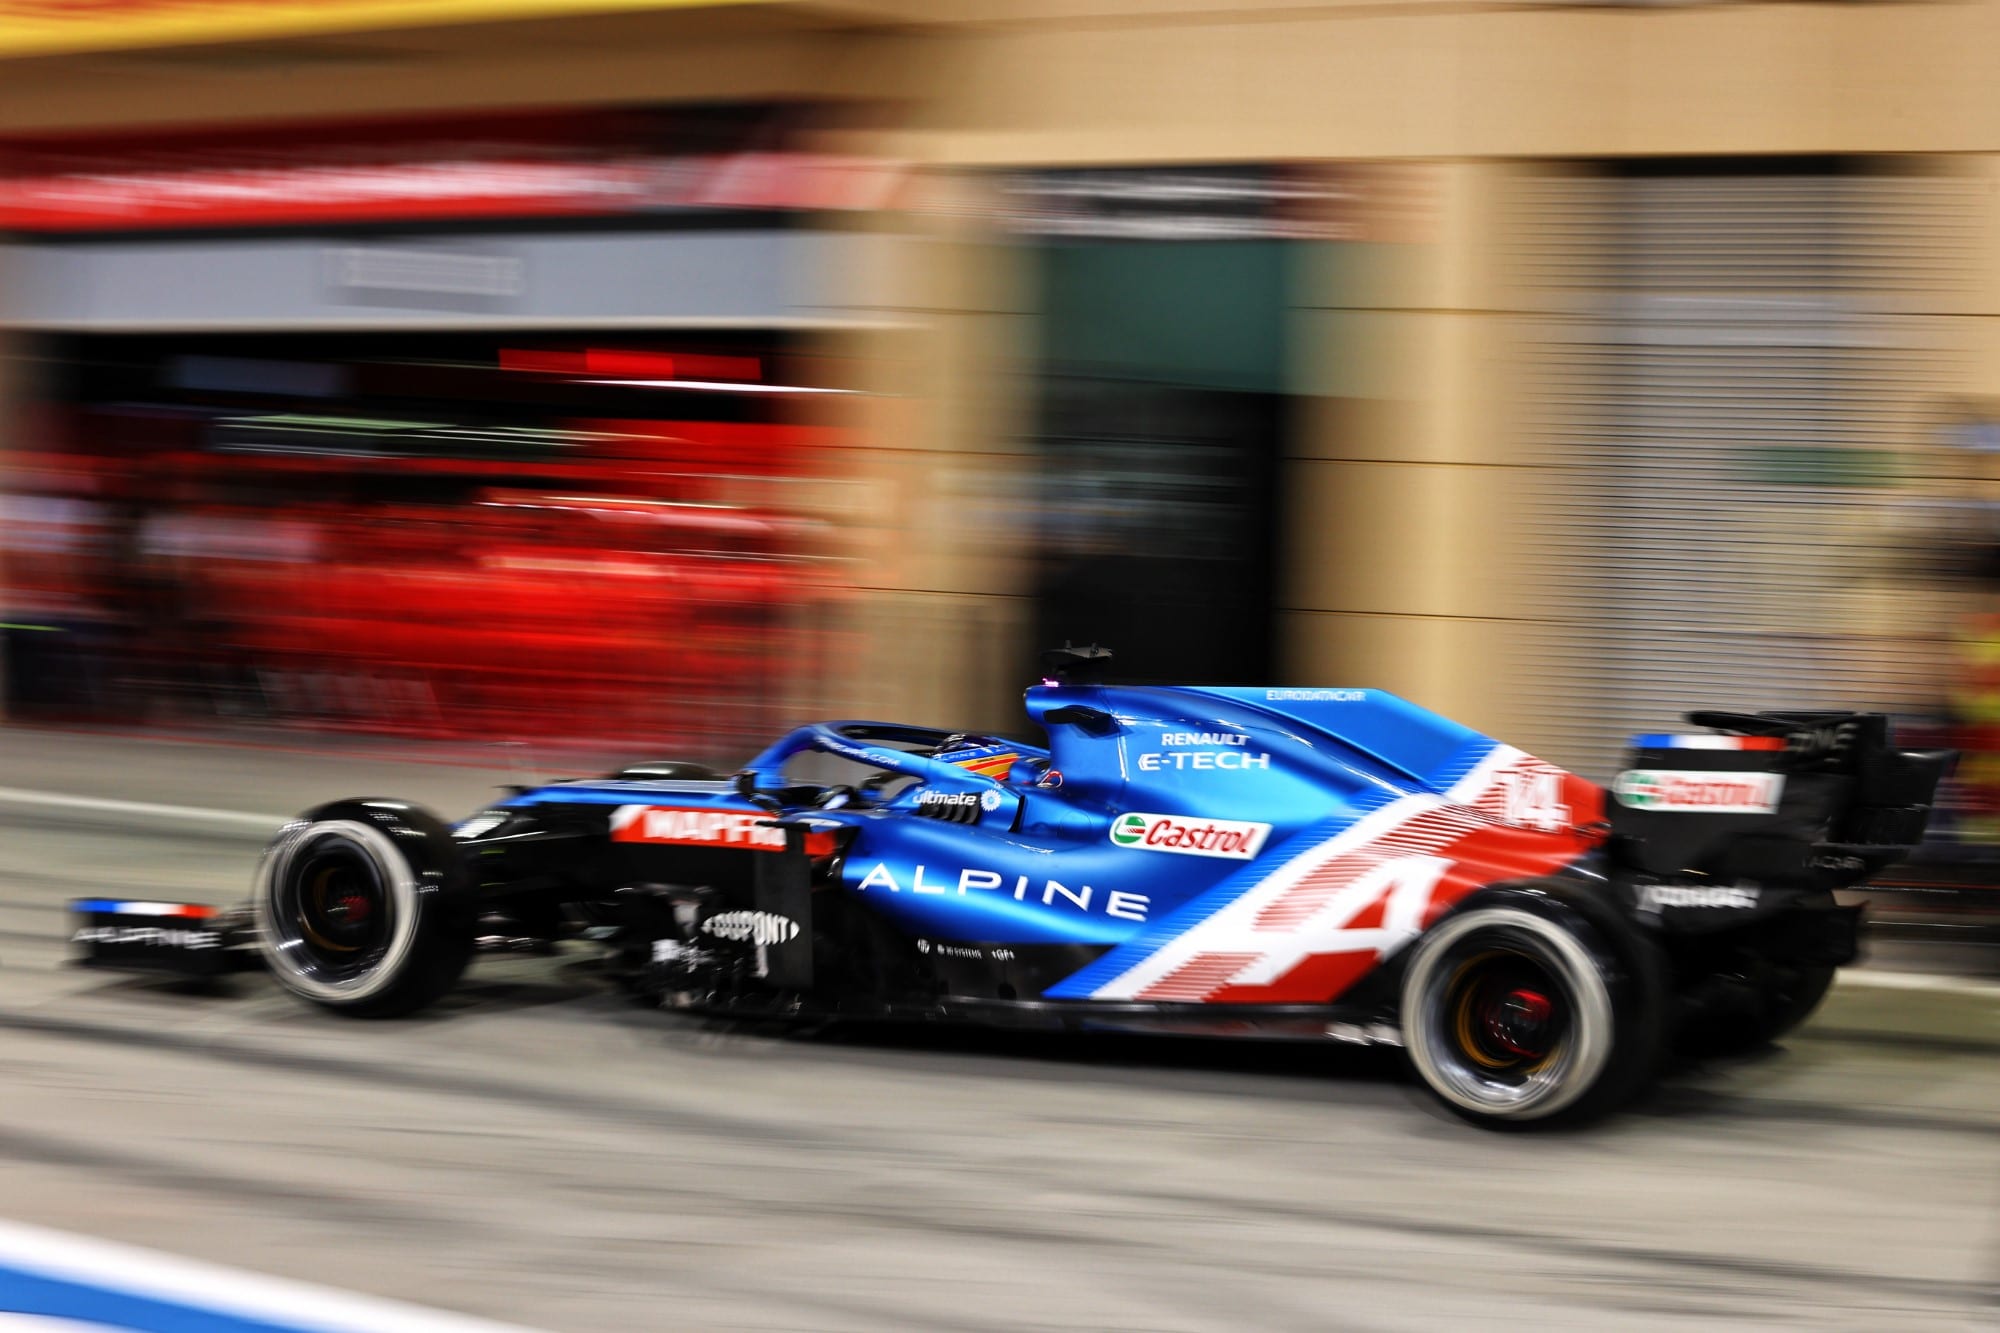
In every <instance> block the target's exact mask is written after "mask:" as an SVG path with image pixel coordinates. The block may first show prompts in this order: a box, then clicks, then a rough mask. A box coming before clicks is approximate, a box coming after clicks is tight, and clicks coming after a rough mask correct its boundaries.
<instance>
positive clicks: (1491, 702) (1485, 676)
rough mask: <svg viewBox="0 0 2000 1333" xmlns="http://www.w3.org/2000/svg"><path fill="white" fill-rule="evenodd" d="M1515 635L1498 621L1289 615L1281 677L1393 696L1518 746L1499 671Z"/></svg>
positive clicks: (1284, 623)
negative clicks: (1510, 730) (1510, 638)
mask: <svg viewBox="0 0 2000 1333" xmlns="http://www.w3.org/2000/svg"><path fill="white" fill-rule="evenodd" d="M1513 632H1514V627H1513V626H1511V625H1508V624H1506V623H1505V622H1497V621H1481V620H1462V619H1454V618H1449V617H1431V616H1396V615H1353V614H1336V613H1328V612H1301V611H1293V612H1287V613H1285V614H1284V616H1283V617H1281V619H1280V624H1279V633H1280V637H1281V642H1282V644H1283V648H1282V652H1281V656H1280V662H1281V668H1280V674H1281V675H1282V678H1283V679H1284V681H1285V682H1286V683H1287V684H1296V685H1325V686H1336V687H1338V686H1358V687H1361V688H1365V689H1380V690H1388V691H1389V692H1390V693H1391V694H1398V695H1401V696H1402V697H1403V698H1405V699H1408V700H1409V701H1410V702H1412V703H1415V704H1419V705H1421V706H1423V707H1425V708H1428V709H1431V710H1432V711H1434V712H1438V713H1442V714H1444V715H1445V716H1446V717H1449V718H1453V719H1454V720H1456V721H1459V722H1463V723H1465V724H1466V725H1467V726H1470V727H1474V728H1477V729H1478V730H1481V731H1486V732H1490V733H1492V734H1496V735H1500V736H1503V737H1505V738H1506V739H1508V740H1509V741H1515V743H1518V740H1517V738H1516V737H1514V736H1511V735H1509V734H1508V731H1507V727H1506V723H1507V720H1508V719H1507V716H1506V711H1505V696H1506V693H1507V691H1506V682H1505V680H1504V679H1503V678H1502V676H1503V672H1502V669H1501V667H1500V666H1499V664H1500V662H1501V661H1502V660H1503V653H1502V649H1503V648H1504V646H1505V643H1506V641H1507V638H1508V636H1509V635H1510V634H1512V633H1513ZM1479 664H1490V665H1479Z"/></svg>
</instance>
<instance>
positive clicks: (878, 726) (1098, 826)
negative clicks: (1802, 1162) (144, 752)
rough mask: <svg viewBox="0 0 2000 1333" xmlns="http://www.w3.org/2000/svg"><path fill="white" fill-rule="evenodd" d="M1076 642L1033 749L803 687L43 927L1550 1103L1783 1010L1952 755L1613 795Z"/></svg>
mask: <svg viewBox="0 0 2000 1333" xmlns="http://www.w3.org/2000/svg"><path fill="white" fill-rule="evenodd" d="M1105 656H1108V654H1104V653H1102V651H1101V650H1067V651H1065V652H1062V653H1058V654H1054V655H1052V657H1053V666H1052V674H1051V678H1050V679H1047V680H1045V681H1044V682H1043V683H1042V684H1041V685H1039V686H1036V687H1035V688H1032V689H1030V690H1029V691H1028V692H1027V711H1028V715H1029V717H1030V718H1031V719H1033V721H1034V722H1035V723H1037V724H1038V725H1039V727H1040V728H1041V729H1042V731H1043V732H1044V733H1046V737H1047V742H1048V743H1047V745H1046V746H1037V745H1029V744H1024V743H1020V742H1017V741H1013V740H1006V739H1001V738H997V737H989V736H972V735H965V734H961V733H953V732H946V731H941V730H935V729H931V728H927V727H919V726H906V725H901V724H896V723H884V722H822V723H816V724H814V725H811V726H804V727H800V728H799V729H797V730H796V731H793V732H791V733H790V734H788V735H786V736H784V737H782V738H780V739H779V740H778V741H777V742H776V743H775V744H774V745H772V746H771V747H770V748H769V749H767V750H765V751H764V752H763V753H762V754H760V755H758V756H757V757H756V758H754V759H752V760H751V761H750V762H749V764H748V765H747V766H745V767H744V768H743V769H742V770H741V771H740V772H738V773H736V774H734V775H733V776H723V775H720V774H717V773H714V772H711V771H710V770H708V769H705V768H702V767H700V766H698V765H694V764H689V763H676V762H662V763H653V764H643V765H639V766H637V767H632V768H627V769H624V770H622V771H620V772H617V773H613V774H611V775H609V776H607V777H604V778H597V779H588V780H576V781H564V782H555V783H551V784H549V785H547V786H542V787H539V788H535V789H532V790H529V789H519V788H517V789H513V794H512V795H510V796H509V797H508V798H507V799H504V800H501V801H499V802H498V803H496V804H494V805H492V806H491V807H489V808H487V809H483V810H479V811H477V812H475V813H474V814H472V815H471V816H470V817H469V818H467V819H464V820H461V821H460V822H458V823H457V824H456V825H450V824H446V823H444V822H442V821H441V820H439V819H438V818H437V817H435V816H434V815H432V814H430V813H428V812H427V811H425V810H422V809H420V808H418V807H416V806H413V805H411V804H408V803H406V802H403V801H398V800H387V799H352V800H341V801H334V802H332V803H330V804H327V805H322V806H319V807H318V808H316V809H313V810H310V811H308V812H306V813H305V814H303V815H301V816H300V817H299V818H298V819H297V820H295V821H293V822H292V823H291V824H289V825H287V826H286V827H285V828H284V829H283V830H282V831H281V832H280V833H279V834H278V836H277V838H276V840H275V841H274V842H273V843H272V844H271V846H270V848H269V850H268V851H267V852H266V853H265V856H264V858H263V862H262V864H261V867H260V868H259V870H258V873H257V876H256V881H255V888H254V892H253V895H252V899H251V901H250V903H249V904H248V905H247V906H245V907H242V908H238V909H234V910H230V911H217V910H215V909H212V908H207V907H198V906H193V905H180V904H163V903H139V902H123V901H108V900H86V901H82V902H79V903H77V904H76V909H77V911H78V912H79V913H80V916H81V921H80V928H79V930H78V933H77V939H78V941H79V942H80V943H82V944H83V945H84V946H85V948H86V953H87V960H88V961H91V962H94V963H96V964H99V965H108V966H140V967H158V966H168V967H173V968H176V969H178V970H180V971H183V972H211V971H219V970H222V969H223V968H225V967H228V966H230V965H232V964H233V963H235V962H238V961H243V962H249V963H251V964H252V965H254V964H255V963H259V962H261V964H262V965H263V966H265V967H266V968H267V969H268V970H269V972H270V974H271V975H272V976H273V977H275V978H276V979H277V981H278V982H279V984H281V985H282V986H283V987H285V988H286V989H287V990H289V991H291V992H292V993H293V994H295V995H297V996H299V997H301V998H302V999H305V1000H307V1001H310V1002H312V1003H313V1004H316V1005H320V1006H323V1007H325V1008H328V1009H332V1010H338V1011H341V1012H343V1013H348V1014H355V1015H369V1016H386V1015H396V1014H404V1013H408V1012H410V1011H412V1010H415V1009H418V1008H420V1007H421V1006H423V1005H425V1004H427V1003H429V1002H430V1001H432V1000H434V999H435V998H437V997H438V996H439V995H440V994H442V993H443V992H444V991H445V990H446V989H447V988H449V987H450V986H451V985H452V984H453V983H454V982H455V981H456V980H457V979H458V977H459V976H460V974H461V973H462V972H463V970H464V969H465V967H466V963H467V960H468V958H469V956H470V955H471V954H472V953H473V952H474V950H475V947H476V946H477V945H479V944H480V943H482V942H483V943H486V944H488V945H497V944H502V943H509V942H511V943H516V944H518V943H520V942H524V941H526V942H532V943H533V944H535V945H536V946H537V947H541V946H548V945H553V944H556V943H558V942H561V941H565V940H571V941H585V942H591V943H595V944H596V945H597V946H598V947H599V948H601V949H602V950H603V951H604V955H605V958H606V962H607V964H608V966H609V967H610V968H611V969H612V970H613V972H614V973H615V974H617V975H619V976H621V977H622V978H623V979H624V980H625V981H626V982H627V983H628V984H629V985H630V986H631V987H632V988H633V989H635V990H636V991H638V992H640V993H642V994H644V995H646V996H649V997H654V998H657V1000H658V1001H659V1002H660V1003H661V1004H662V1005H664V1006H667V1007H670V1008H675V1009H683V1010H694V1011H701V1012H706V1013H721V1014H727V1015H754V1016H761V1017H773V1016H775V1017H780V1018H795V1019H800V1020H838V1019H850V1018H851V1019H895V1020H908V1019H915V1020H942V1021H948V1022H965V1023H987V1024H1012V1025H1023V1024H1030V1025H1035V1024H1039V1025H1049V1026H1057V1027H1067V1028H1078V1029H1091V1028H1096V1029H1120V1030H1150V1031H1179V1032H1192V1033H1213V1034H1233V1035H1262V1036H1290V1037H1304V1038H1315V1039H1319V1040H1326V1039H1333V1040H1339V1041H1349V1042H1363V1043H1388V1044H1400V1045H1402V1046H1403V1047H1405V1048H1406V1050H1407V1053H1408V1057H1409V1062H1410V1064H1411V1066H1412V1067H1413V1068H1414V1069H1415V1071H1416V1073H1417V1074H1418V1076H1419V1077H1420V1078H1421V1079H1422V1081H1423V1082H1424V1083H1425V1084H1427V1085H1428V1086H1429V1088H1430V1089H1431V1090H1432V1091H1433V1092H1435V1093H1436V1094H1437V1096H1438V1097H1439V1098H1440V1099H1442V1100H1443V1102H1444V1103H1445V1104H1446V1105H1447V1106H1449V1107H1450V1108H1451V1109H1452V1110H1454V1111H1456V1112H1458V1113H1459V1114H1461V1115H1463V1116H1465V1117H1467V1118H1469V1119H1471V1120H1473V1121H1476V1122H1480V1123H1485V1124H1496V1125H1498V1124H1520V1123H1527V1122H1538V1123H1547V1122H1552V1121H1555V1120H1559V1119H1560V1120H1570V1121H1575V1120H1580V1119H1583V1118H1586V1117H1589V1116H1591V1115H1595V1114H1600V1113H1602V1112H1604V1111H1606V1110H1608V1109H1610V1108H1612V1107H1614V1106H1616V1105H1617V1104H1619V1102H1620V1101H1622V1100H1623V1099H1625V1098H1627V1097H1629V1096H1630V1095H1631V1094H1632V1093H1633V1092H1634V1091H1635V1090H1636V1089H1638V1088H1639V1087H1640V1086H1641V1085H1642V1084H1643V1083H1644V1082H1645V1081H1646V1080H1647V1078H1648V1076H1649V1075H1650V1074H1651V1072H1652V1071H1653V1070H1654V1069H1655V1068H1656V1065H1657V1063H1658V1060H1659V1058H1660V1057H1661V1055H1662V1053H1663V1052H1665V1051H1667V1050H1668V1049H1670V1048H1671V1047H1673V1046H1674V1045H1675V1044H1676V1043H1679V1044H1681V1045H1698V1046H1702V1047H1706V1048H1708V1049H1715V1048H1717V1047H1725V1046H1750V1045H1755V1044H1760V1043H1763V1042H1766V1041H1769V1040H1770V1039H1772V1038H1774V1037H1776V1036H1778V1035H1780V1034H1782V1033H1783V1032H1785V1031H1786V1030H1787V1029H1789V1028H1791V1027H1793V1026H1794V1025H1796V1024H1797V1023H1799V1022H1800V1021H1801V1020H1802V1019H1803V1018H1804V1017H1805V1016H1806V1015H1807V1014H1808V1013H1809V1012H1810V1011H1811V1010H1812V1009H1813V1007H1814V1006H1815V1005H1816V1004H1817V1003H1818V1002H1819V1000H1820V997H1821V996H1822V995H1823V994H1824V993H1825V991H1826V989H1827V986H1828V984H1829V983H1830V981H1831V979H1832V976H1833V972H1834V969H1835V968H1836V967H1838V966H1840V965H1841V964H1843V963H1847V962H1849V961H1851V960H1852V959H1853V958H1854V956H1855V952H1856V944H1857V935H1858V930H1859V923H1858V914H1859V909H1858V908H1843V907H1840V906H1837V905H1836V903H1835V900H1834V896H1833V890H1835V889H1838V888H1844V887H1850V886H1853V885H1856V884H1859V883H1861V882H1863V881H1864V880H1866V879H1867V878H1868V877H1869V876H1870V875H1871V874H1874V873H1876V872H1877V871H1879V870H1881V869H1882V868H1884V867H1885V866H1887V865H1889V864H1890V863H1892V862H1894V861H1897V860H1899V859H1900V858H1902V857H1903V856H1904V855H1905V854H1906V853H1907V852H1908V851H1909V850H1910V849H1911V847H1912V846H1913V845H1914V844H1915V843H1916V842H1917V841H1918V840H1919V838H1920V837H1921V836H1922V833H1923V830H1924V826H1925V822H1926V819H1927V817H1928V815H1929V812H1930V806H1931V803H1932V800H1933V796H1934V792H1935V790H1936V787H1937V784H1938V781H1939V779H1940V777H1941V775H1942V773H1943V771H1944V768H1945V766H1946V764H1947V763H1948V761H1949V759H1950V755H1949V753H1948V752H1934V753H1923V752H1910V751H1903V750H1898V749H1896V748H1894V746H1893V745H1892V744H1891V742H1890V737H1889V729H1888V725H1887V722H1886V721H1885V719H1884V718H1883V717H1881V716H1879V715H1873V714H1804V713H1760V714H1691V715H1690V720H1691V721H1692V722H1693V723H1694V724H1695V725H1697V726H1699V727H1702V728H1704V729H1705V730H1704V731H1703V732H1701V733H1700V734H1690V735H1657V736H1642V737H1639V738H1638V739H1637V741H1636V742H1635V747H1636V748H1635V750H1634V752H1633V756H1632V759H1631V761H1630V765H1629V767H1628V768H1627V769H1626V770H1625V771H1624V772H1622V773H1620V774H1618V776H1617V778H1616V780H1615V781H1614V782H1613V783H1612V785H1611V787H1610V788H1609V789H1608V790H1607V789H1604V788H1600V787H1598V786H1596V785H1594V784H1592V783H1590V782H1588V781H1586V780H1584V779H1583V778H1581V777H1578V776H1576V775H1574V774H1571V773H1567V772H1564V771H1563V770H1561V769H1558V768H1555V767H1553V766H1551V765H1549V764H1546V763H1543V762H1542V761H1540V760H1538V759H1535V758H1533V757H1531V756H1529V755H1527V754H1524V753H1522V752H1521V751H1520V750H1517V749H1514V748H1512V747H1511V746H1507V745H1503V744H1500V743H1499V742H1497V741H1495V740H1493V739H1491V738H1489V737H1486V736H1483V735H1480V734H1479V733H1477V732H1475V731H1472V730H1471V729H1469V728H1467V727H1464V726H1460V725H1459V724H1457V723H1454V722H1451V721H1448V720H1446V719H1445V718H1442V717H1439V716H1437V715H1436V714H1433V713H1430V712H1426V711H1425V710H1424V709H1421V708H1418V707H1416V706H1415V705H1413V704H1410V703H1408V702H1405V701H1404V700H1402V699H1399V698H1397V697H1395V696H1393V695H1390V694H1386V693H1384V692H1382V691H1380V690H1372V689H1276V688H1257V689H1249V688H1219V687H1193V686H1188V687H1173V688H1166V687H1137V686H1113V685H1107V684H1103V683H1099V682H1098V680H1097V679H1096V677H1097V675H1098V674H1099V671H1100V669H1101V667H1102V665H1103V658H1104V657H1105ZM813 756H816V757H814V758H809V757H813ZM827 757H830V759H829V758H827ZM832 761H844V766H845V768H847V769H849V770H851V780H850V781H837V782H835V781H827V780H825V777H826V773H825V772H824V771H822V772H821V774H820V779H819V780H808V778H807V777H806V776H805V775H804V771H805V770H812V769H815V768H816V769H819V770H826V769H828V768H829V767H834V768H839V767H842V765H840V764H834V763H833V762H832ZM834 776H848V774H845V773H836V774H834Z"/></svg>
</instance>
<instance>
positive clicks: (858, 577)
mask: <svg viewBox="0 0 2000 1333" xmlns="http://www.w3.org/2000/svg"><path fill="white" fill-rule="evenodd" d="M844 461H845V462H846V464H847V466H848V468H849V474H848V475H849V476H850V477H851V478H852V479H853V481H854V482H855V483H856V485H855V489H854V495H855V498H856V499H857V501H859V502H860V503H859V504H857V506H856V508H855V510H854V512H852V513H850V514H848V515H846V516H845V518H846V522H847V523H848V524H849V525H851V532H852V540H851V543H850V545H851V549H853V551H854V552H855V554H856V567H855V568H854V570H853V571H852V576H853V579H854V581H855V582H856V584H857V585H858V586H859V587H860V588H861V589H862V590H863V591H864V592H870V593H872V592H874V591H878V590H886V591H891V592H897V593H918V592H923V593H933V592H935V593H959V594H974V593H976V594H987V593H992V594H1002V595H1016V594H1020V593H1023V592H1025V591H1026V590H1027V585H1028V579H1029V570H1028V566H1027V560H1026V554H1025V541H1024V529H1023V521H1024V519H1025V518H1026V513H1025V503H1024V502H1025V499H1026V496H1027V492H1028V488H1029V487H1030V485H1031V484H1032V482H1033V473H1032V471H1031V469H1030V467H1029V465H1028V460H1026V459H1023V458H1018V457H1013V456H1009V455H1004V454H965V455H957V456H952V457H949V458H946V457H942V456H940V455H939V454H937V453H934V452H928V451H916V450H892V449H860V450H855V451H852V453H851V455H850V456H849V457H847V458H846V459H845V460H844Z"/></svg>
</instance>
